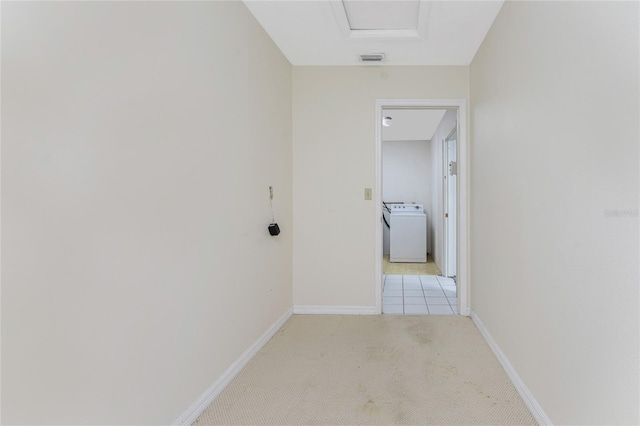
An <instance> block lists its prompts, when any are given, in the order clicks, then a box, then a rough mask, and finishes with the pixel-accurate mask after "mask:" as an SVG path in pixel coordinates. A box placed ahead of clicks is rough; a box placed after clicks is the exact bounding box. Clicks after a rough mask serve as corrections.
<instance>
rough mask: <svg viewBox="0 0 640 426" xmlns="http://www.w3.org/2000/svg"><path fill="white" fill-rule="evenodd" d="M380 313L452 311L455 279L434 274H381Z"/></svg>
mask: <svg viewBox="0 0 640 426" xmlns="http://www.w3.org/2000/svg"><path fill="white" fill-rule="evenodd" d="M382 313H383V314H398V315H403V314H405V315H455V314H457V313H458V299H457V297H456V283H455V281H453V279H452V278H446V277H441V276H438V275H385V276H384V287H383V291H382Z"/></svg>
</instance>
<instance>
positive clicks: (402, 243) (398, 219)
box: [389, 204, 427, 263]
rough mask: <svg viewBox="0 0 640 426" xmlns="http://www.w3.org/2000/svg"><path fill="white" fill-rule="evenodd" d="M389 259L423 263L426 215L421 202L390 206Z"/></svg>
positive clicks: (424, 259) (425, 246) (425, 240)
mask: <svg viewBox="0 0 640 426" xmlns="http://www.w3.org/2000/svg"><path fill="white" fill-rule="evenodd" d="M390 216H391V221H390V223H389V224H390V225H391V226H390V228H391V229H390V230H389V234H390V235H389V240H390V244H389V260H390V261H391V262H414V263H420V262H422V263H424V262H426V261H427V215H426V213H425V212H424V206H423V205H422V204H394V205H392V206H391V215H390Z"/></svg>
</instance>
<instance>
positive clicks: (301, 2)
mask: <svg viewBox="0 0 640 426" xmlns="http://www.w3.org/2000/svg"><path fill="white" fill-rule="evenodd" d="M345 1H346V2H345V3H343V1H342V0H293V1H291V0H289V1H273V0H244V3H245V4H246V5H247V7H248V8H249V10H250V11H251V13H253V15H254V16H255V17H256V19H257V20H258V21H259V22H260V24H261V25H262V26H263V27H264V29H265V31H266V32H267V33H268V34H269V36H270V37H271V38H272V39H273V41H274V42H275V43H276V44H277V45H278V47H279V48H280V50H281V51H282V52H283V53H284V55H285V56H286V57H287V59H288V60H289V62H291V64H292V65H298V66H303V65H361V63H360V61H359V57H358V56H359V55H360V54H366V53H385V54H386V62H385V63H384V64H383V65H469V63H470V62H471V60H472V59H473V56H474V55H475V53H476V51H477V50H478V47H479V46H480V44H481V43H482V40H483V39H484V37H485V35H486V34H487V31H488V30H489V28H490V27H491V25H492V23H493V20H494V19H495V17H496V15H497V14H498V12H499V10H500V8H501V7H502V4H503V2H504V0H495V1H493V0H489V1H483V0H477V1H454V0H449V1H426V0H345ZM416 15H417V16H416ZM407 27H408V28H407ZM376 65H380V64H376Z"/></svg>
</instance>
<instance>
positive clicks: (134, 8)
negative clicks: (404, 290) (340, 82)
mask: <svg viewBox="0 0 640 426" xmlns="http://www.w3.org/2000/svg"><path fill="white" fill-rule="evenodd" d="M291 173H292V166H291V66H290V64H289V63H288V62H287V61H286V59H285V58H284V57H283V56H282V55H281V53H280V52H279V51H278V49H277V48H276V47H275V45H274V44H273V43H272V41H271V40H270V39H269V37H267V35H266V34H265V33H264V31H263V29H262V28H261V27H260V25H259V24H258V23H257V22H256V21H255V19H254V18H253V16H252V15H251V14H250V13H249V12H248V11H247V10H246V8H245V6H244V5H243V4H242V3H240V2H199V3H198V2H164V3H155V2H140V3H136V2H113V3H109V2H102V3H98V2H52V3H47V2H40V3H35V2H15V3H3V5H2V267H3V268H2V423H3V424H170V423H172V422H173V421H175V420H176V419H177V418H178V417H179V416H180V415H181V414H182V413H183V412H184V411H185V410H186V409H187V408H188V407H189V406H190V405H191V404H192V403H193V402H194V401H195V400H196V398H198V397H199V396H200V395H201V394H202V392H204V391H205V389H207V388H208V387H209V386H210V385H211V384H212V383H213V382H214V381H215V380H216V379H217V378H218V377H219V376H220V374H221V373H222V372H223V371H224V370H225V369H226V368H227V367H228V366H229V365H230V364H231V363H232V362H234V361H235V360H236V359H237V358H238V357H239V356H240V354H242V353H243V351H244V350H245V349H247V348H248V347H249V346H250V345H251V344H253V343H254V342H255V341H256V339H257V338H258V337H259V336H261V335H262V334H263V333H264V332H265V330H266V329H267V328H268V327H269V326H270V325H271V324H273V323H274V322H275V321H276V320H277V319H278V318H280V316H281V315H282V314H283V313H284V312H285V311H286V310H287V309H289V308H290V307H291V306H292V301H291V291H292V289H291V279H292V278H291V249H292V245H291V244H292V217H291V216H292V210H291V202H292V201H291V191H292V188H291V177H292V175H291ZM269 185H273V187H274V189H275V199H274V208H275V213H276V219H277V220H278V222H279V223H280V228H281V230H282V233H281V234H280V235H279V236H278V237H275V238H274V237H270V236H269V235H268V233H267V225H268V224H269V222H270V221H271V213H270V211H269V200H268V186H269Z"/></svg>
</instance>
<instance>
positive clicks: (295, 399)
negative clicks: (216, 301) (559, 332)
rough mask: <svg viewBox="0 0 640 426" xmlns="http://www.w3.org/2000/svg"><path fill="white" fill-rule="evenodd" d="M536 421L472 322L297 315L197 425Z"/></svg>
mask: <svg viewBox="0 0 640 426" xmlns="http://www.w3.org/2000/svg"><path fill="white" fill-rule="evenodd" d="M223 424H224V425H303V424H316V425H392V424H413V425H433V424H438V425H452V424H459V425H460V424H491V425H507V424H508V425H533V424H536V423H535V421H534V419H533V417H532V415H531V414H530V413H529V410H528V409H527V407H526V406H525V404H524V403H523V401H522V399H521V398H520V396H519V395H518V393H517V392H516V389H515V388H514V386H513V384H512V383H511V382H510V381H509V378H508V377H507V375H506V373H505V372H504V370H503V369H502V367H501V366H500V364H499V363H498V361H497V359H496V358H495V356H494V355H493V353H492V352H491V350H490V349H489V347H488V346H487V344H486V343H485V341H484V339H483V338H482V336H481V335H480V332H479V331H478V329H477V328H476V327H475V325H474V324H473V322H472V321H471V319H469V318H465V317H461V316H394V315H382V316H347V315H322V316H314V315H307V316H298V315H294V316H293V317H292V318H291V319H290V320H289V321H288V322H287V323H286V324H285V325H284V326H283V327H282V329H280V331H279V332H278V333H277V334H276V335H275V336H274V337H273V338H272V339H271V340H270V341H269V343H267V345H266V346H265V347H264V348H263V349H262V350H261V351H260V352H259V353H258V354H257V355H256V356H255V357H254V358H253V359H252V360H251V361H250V362H249V364H247V366H246V367H245V368H244V370H243V371H242V372H241V373H240V374H239V375H238V376H237V377H236V378H235V379H234V380H233V381H232V382H231V383H230V384H229V386H227V388H226V389H225V390H224V391H223V392H222V393H221V394H220V396H219V397H218V398H217V399H216V400H215V401H214V402H213V403H212V404H211V405H210V406H209V408H207V409H206V410H205V411H204V413H203V414H202V415H201V416H200V417H199V418H198V420H197V421H196V422H195V423H194V425H195V426H204V425H223Z"/></svg>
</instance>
